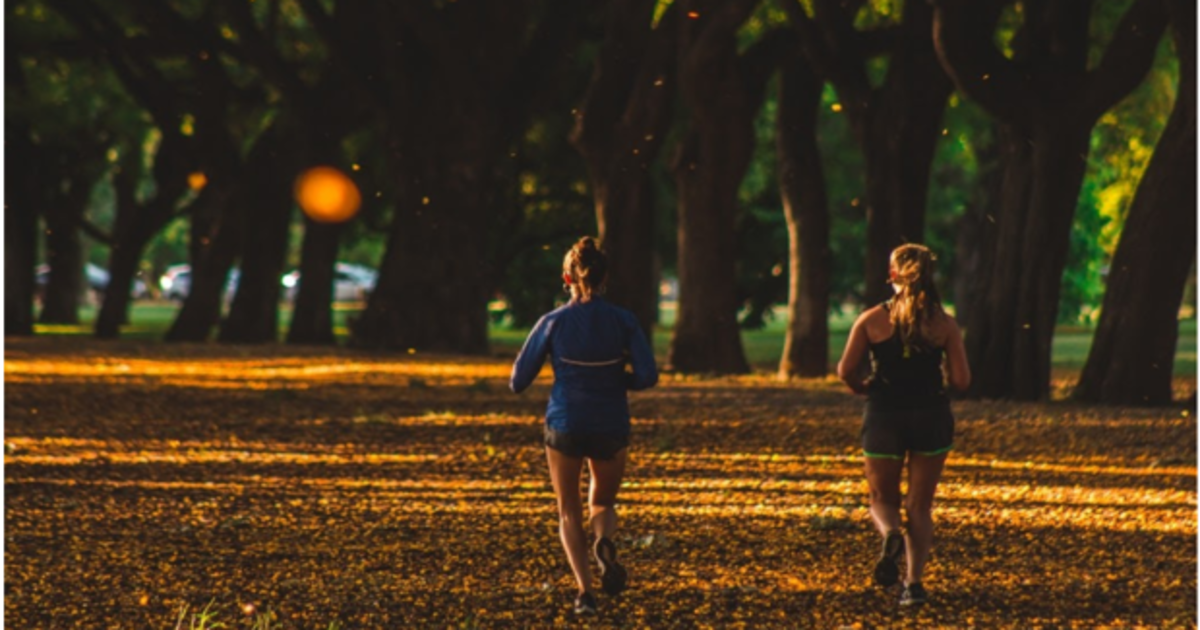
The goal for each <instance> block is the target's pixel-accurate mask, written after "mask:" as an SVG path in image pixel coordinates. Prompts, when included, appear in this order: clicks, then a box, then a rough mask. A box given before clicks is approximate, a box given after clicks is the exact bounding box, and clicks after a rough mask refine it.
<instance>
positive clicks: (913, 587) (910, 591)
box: [900, 582, 928, 606]
mask: <svg viewBox="0 0 1200 630" xmlns="http://www.w3.org/2000/svg"><path fill="white" fill-rule="evenodd" d="M927 599H928V596H927V595H926V594H925V587H924V586H921V583H920V582H913V583H912V584H909V585H907V586H905V587H904V592H903V593H901V594H900V605H901V606H920V605H921V604H924V603H925V602H926V600H927Z"/></svg>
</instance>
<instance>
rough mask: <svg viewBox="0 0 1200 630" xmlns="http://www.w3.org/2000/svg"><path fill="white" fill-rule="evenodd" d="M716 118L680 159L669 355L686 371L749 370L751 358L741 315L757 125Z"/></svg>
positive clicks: (695, 135)
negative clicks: (742, 244)
mask: <svg viewBox="0 0 1200 630" xmlns="http://www.w3.org/2000/svg"><path fill="white" fill-rule="evenodd" d="M709 122H710V124H709V125H705V126H706V127H707V128H706V129H695V130H693V131H692V132H691V135H690V136H689V138H688V139H687V140H685V141H684V143H683V145H682V147H681V148H680V151H679V153H678V154H677V156H676V159H675V161H674V162H675V163H674V165H673V169H674V172H675V181H676V188H677V190H678V191H679V202H678V203H679V208H678V211H679V215H678V221H679V228H678V229H679V236H678V238H679V241H678V248H679V261H678V266H677V269H678V273H679V300H678V305H679V306H678V311H677V314H676V318H675V331H674V334H673V335H672V337H671V346H670V352H669V355H668V359H667V362H668V364H669V365H670V366H671V369H673V370H676V371H679V372H693V373H694V372H709V373H715V374H742V373H745V372H749V371H750V366H749V364H748V363H746V356H745V353H744V351H743V349H742V337H741V328H740V327H739V326H738V319H737V313H738V296H737V274H736V269H735V264H736V260H737V241H736V237H737V231H736V228H737V225H736V214H737V189H738V184H739V183H740V182H741V178H742V175H743V174H744V173H745V169H746V167H747V166H748V165H749V156H750V151H749V143H750V142H752V141H753V140H752V139H751V138H752V136H750V133H751V131H752V130H751V129H750V128H749V126H748V125H745V126H744V128H741V129H738V128H737V127H743V125H740V124H739V123H740V122H742V121H740V120H737V119H736V118H729V119H726V120H724V121H709ZM701 124H702V123H701ZM697 127H700V125H697Z"/></svg>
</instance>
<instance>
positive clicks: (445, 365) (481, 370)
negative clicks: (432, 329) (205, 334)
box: [4, 359, 510, 389]
mask: <svg viewBox="0 0 1200 630" xmlns="http://www.w3.org/2000/svg"><path fill="white" fill-rule="evenodd" d="M509 373H510V371H509V368H508V367H507V366H505V365H502V364H499V363H494V362H493V363H476V362H470V361H441V362H427V361H423V360H418V359H411V360H400V361H371V362H363V361H357V362H356V361H342V362H337V363H331V364H315V365H314V364H313V363H312V362H306V361H302V360H294V359H284V360H272V361H263V360H246V361H212V360H195V359H193V360H188V361H154V360H138V359H122V360H115V361H104V362H79V361H38V360H7V361H5V363H4V378H5V381H6V382H11V383H26V382H29V383H46V382H54V381H55V380H56V379H62V378H78V379H87V380H98V381H111V382H115V383H132V382H138V381H141V380H149V381H156V382H158V383H161V384H163V385H172V386H177V387H210V388H230V387H246V388H250V389H269V388H275V387H281V386H287V387H296V388H300V389H304V388H308V387H312V386H315V385H321V384H325V383H328V382H336V381H340V380H344V379H345V378H347V377H351V378H356V379H359V380H363V381H369V382H390V383H393V384H394V383H395V382H396V377H410V378H411V377H419V378H423V379H429V380H431V381H434V382H436V383H437V384H444V385H455V384H463V383H468V384H469V383H474V382H476V381H477V380H479V379H489V378H491V379H496V378H505V379H507V378H508V376H509ZM403 384H408V383H407V382H406V383H403Z"/></svg>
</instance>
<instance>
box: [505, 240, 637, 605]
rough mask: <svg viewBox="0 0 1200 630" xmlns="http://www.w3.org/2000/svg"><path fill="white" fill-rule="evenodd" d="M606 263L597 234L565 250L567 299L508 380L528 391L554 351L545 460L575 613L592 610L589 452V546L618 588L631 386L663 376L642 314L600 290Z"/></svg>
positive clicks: (545, 320)
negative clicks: (585, 483)
mask: <svg viewBox="0 0 1200 630" xmlns="http://www.w3.org/2000/svg"><path fill="white" fill-rule="evenodd" d="M607 268H608V261H607V258H606V257H605V255H604V253H603V252H601V251H600V250H599V249H598V248H597V247H596V241H595V240H593V239H592V238H591V237H584V238H582V239H580V240H579V242H578V243H576V244H575V245H574V246H573V247H572V248H571V250H570V251H569V252H567V255H566V258H565V259H564V260H563V282H565V284H564V285H563V288H564V289H566V290H568V291H569V292H570V294H571V300H570V301H569V302H568V303H567V304H566V305H565V306H562V307H561V308H558V309H555V310H554V311H551V312H550V313H547V314H546V315H544V316H543V317H542V318H541V319H540V320H538V323H537V325H536V326H534V327H533V330H532V331H530V333H529V338H528V339H526V340H525V346H524V347H523V348H521V353H520V354H519V355H518V356H517V360H516V363H514V364H513V372H512V381H511V383H510V386H511V387H512V390H513V391H514V392H516V393H520V392H522V391H524V390H525V389H526V388H527V387H529V385H530V384H531V383H532V382H533V380H534V379H535V378H536V377H537V375H538V372H540V371H541V369H542V364H544V363H545V361H546V357H547V356H549V357H550V364H551V365H552V366H553V368H554V387H553V389H552V390H551V391H550V404H549V405H548V408H547V409H546V427H545V444H546V459H547V461H548V463H549V465H550V481H551V482H552V483H553V485H554V493H555V494H556V495H557V497H558V514H559V535H560V536H561V538H562V544H563V548H565V549H566V552H567V560H568V561H569V562H570V564H571V570H572V571H573V572H574V573H575V581H576V582H577V583H578V585H579V594H578V596H577V597H576V598H575V613H576V614H593V613H595V612H596V598H595V596H594V595H593V593H592V590H591V584H592V573H591V568H590V567H589V566H588V554H587V550H588V545H587V534H586V533H585V531H584V523H583V505H582V499H581V497H580V495H579V478H580V474H581V471H582V470H583V462H584V460H585V459H586V460H587V463H588V466H589V468H590V469H591V488H590V489H589V492H588V503H589V508H590V510H589V511H590V515H589V522H590V523H591V527H592V531H593V532H594V533H595V535H596V541H595V544H594V546H593V547H592V549H593V553H594V554H595V557H596V564H597V566H598V568H599V570H600V579H601V585H602V586H603V588H604V591H605V592H606V593H608V594H609V595H616V594H618V593H620V592H621V591H622V590H624V588H625V580H626V572H625V568H624V567H622V566H621V564H620V563H619V562H618V561H617V547H616V544H615V543H614V542H613V534H614V533H615V532H616V529H617V513H616V509H615V504H616V499H617V489H618V488H619V487H620V486H621V478H622V476H623V475H624V472H625V458H626V452H627V446H628V445H629V402H628V400H627V397H626V391H627V390H631V389H633V390H638V389H646V388H649V387H653V386H654V384H655V383H656V382H658V370H657V368H656V367H655V365H654V354H653V353H652V352H651V350H650V345H649V343H647V341H646V336H645V335H644V334H643V333H642V329H641V327H640V326H638V322H637V319H636V318H635V317H634V316H633V314H632V313H630V312H629V311H627V310H625V309H622V308H618V307H616V306H613V305H612V304H609V303H608V302H606V301H605V300H604V299H603V298H601V297H600V293H602V292H603V288H604V281H605V276H606V274H607ZM626 365H629V366H630V368H631V371H626V369H625V368H626Z"/></svg>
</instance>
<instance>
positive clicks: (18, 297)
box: [4, 88, 41, 336]
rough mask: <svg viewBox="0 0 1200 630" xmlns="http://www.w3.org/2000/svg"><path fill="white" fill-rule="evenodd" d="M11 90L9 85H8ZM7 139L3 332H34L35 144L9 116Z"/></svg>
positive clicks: (36, 161)
mask: <svg viewBox="0 0 1200 630" xmlns="http://www.w3.org/2000/svg"><path fill="white" fill-rule="evenodd" d="M10 89H11V88H10ZM4 126H5V134H4V135H5V139H6V142H8V146H7V147H6V153H7V157H8V159H7V160H5V163H4V179H5V181H7V182H8V185H7V186H5V188H4V195H5V199H4V334H5V335H6V336H8V335H32V334H33V319H34V313H33V295H34V290H35V283H34V266H35V265H36V264H37V243H38V212H37V195H36V194H35V193H34V182H36V181H38V180H39V179H40V177H41V175H40V174H39V173H38V172H37V171H38V163H39V161H38V159H37V150H38V149H37V146H36V145H34V144H33V141H32V139H31V138H30V136H29V128H28V126H27V125H24V124H23V123H21V122H19V121H17V120H15V116H12V115H10V116H9V117H8V118H7V119H6V120H5V125H4Z"/></svg>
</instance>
